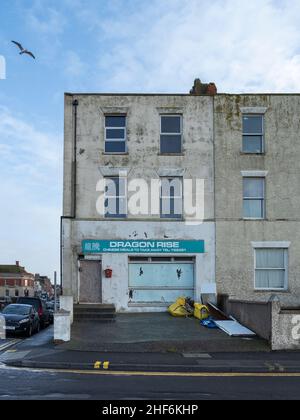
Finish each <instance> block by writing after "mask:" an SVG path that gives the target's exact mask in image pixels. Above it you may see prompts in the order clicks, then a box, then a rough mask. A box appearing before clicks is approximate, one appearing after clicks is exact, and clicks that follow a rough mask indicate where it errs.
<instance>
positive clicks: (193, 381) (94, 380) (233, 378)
mask: <svg viewBox="0 0 300 420" xmlns="http://www.w3.org/2000/svg"><path fill="white" fill-rule="evenodd" d="M52 328H53V327H52ZM52 328H49V329H47V330H44V331H42V332H41V333H40V334H37V335H35V336H33V337H32V338H31V339H27V340H24V341H21V342H19V343H18V344H17V349H18V351H21V352H24V353H26V351H27V350H30V349H33V348H35V347H36V348H37V347H38V348H41V347H43V346H44V347H45V351H47V343H48V342H49V340H51V338H52V335H53V331H52ZM12 340H13V339H12ZM0 344H1V345H3V346H4V347H5V346H6V345H9V344H12V342H10V341H3V340H2V341H1V342H0ZM14 348H15V347H12V348H11V350H9V349H8V350H7V349H6V350H5V349H4V350H2V351H1V349H0V358H1V354H3V353H4V352H5V351H8V352H12V354H14V351H16V350H14ZM223 357H224V356H223ZM255 357H257V356H255ZM286 358H288V359H289V358H290V356H289V355H288V354H286ZM260 399H263V400H265V399H267V400H291V399H292V400H299V399H300V374H297V375H295V376H293V375H291V376H288V374H286V376H283V375H282V374H280V372H278V373H275V372H274V373H273V374H271V373H269V374H261V375H255V374H253V375H251V376H249V377H245V376H242V375H239V374H228V375H227V376H226V375H225V376H224V375H222V374H217V373H216V374H213V375H210V374H203V376H201V375H199V376H193V374H188V373H186V374H183V375H182V376H179V375H177V374H170V373H168V372H165V373H161V374H159V375H155V374H153V373H151V372H148V373H144V374H130V373H128V372H127V373H125V372H124V373H122V372H121V373H116V372H112V371H107V372H103V371H101V372H97V371H94V372H84V371H83V372H69V371H41V370H30V369H15V368H9V367H6V366H4V365H3V364H1V363H0V400H1V401H2V400H98V401H106V400H107V401H111V400H164V401H169V402H170V401H174V400H175V401H178V400H260Z"/></svg>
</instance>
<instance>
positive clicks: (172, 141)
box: [160, 135, 181, 153]
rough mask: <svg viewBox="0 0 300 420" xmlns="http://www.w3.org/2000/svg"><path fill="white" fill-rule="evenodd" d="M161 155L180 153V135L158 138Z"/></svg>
mask: <svg viewBox="0 0 300 420" xmlns="http://www.w3.org/2000/svg"><path fill="white" fill-rule="evenodd" d="M160 152H161V153H181V135H179V136H178V135H174V136H164V135H161V136H160Z"/></svg>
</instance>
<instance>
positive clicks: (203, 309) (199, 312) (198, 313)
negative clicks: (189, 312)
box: [194, 303, 209, 321]
mask: <svg viewBox="0 0 300 420" xmlns="http://www.w3.org/2000/svg"><path fill="white" fill-rule="evenodd" d="M194 308H195V309H194V317H195V318H197V319H200V320H201V321H202V320H203V319H207V318H208V317H209V310H208V307H207V306H205V305H202V304H201V303H195V304H194Z"/></svg>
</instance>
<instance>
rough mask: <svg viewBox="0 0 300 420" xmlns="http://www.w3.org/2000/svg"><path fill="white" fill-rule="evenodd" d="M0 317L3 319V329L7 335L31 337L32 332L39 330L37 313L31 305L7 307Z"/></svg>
mask: <svg viewBox="0 0 300 420" xmlns="http://www.w3.org/2000/svg"><path fill="white" fill-rule="evenodd" d="M1 315H2V316H3V317H4V319H5V325H4V327H3V328H4V330H5V331H6V332H7V333H14V334H19V333H21V334H25V335H26V336H27V337H31V336H32V334H33V333H34V332H39V330H40V319H39V316H38V313H37V312H36V310H35V309H34V307H33V306H31V305H18V304H12V305H8V306H6V308H5V309H4V310H3V311H2V313H1Z"/></svg>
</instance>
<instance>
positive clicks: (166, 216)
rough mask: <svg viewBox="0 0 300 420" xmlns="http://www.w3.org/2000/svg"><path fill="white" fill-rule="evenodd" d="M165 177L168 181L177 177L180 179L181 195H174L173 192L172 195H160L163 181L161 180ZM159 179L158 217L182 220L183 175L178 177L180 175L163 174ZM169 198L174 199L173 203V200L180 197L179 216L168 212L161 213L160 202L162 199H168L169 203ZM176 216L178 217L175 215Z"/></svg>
mask: <svg viewBox="0 0 300 420" xmlns="http://www.w3.org/2000/svg"><path fill="white" fill-rule="evenodd" d="M165 179H168V180H169V181H170V180H172V181H173V180H174V179H179V180H180V181H181V196H176V195H175V194H174V196H163V195H162V182H163V180H165ZM160 181H161V185H160V189H159V217H160V219H162V220H174V221H176V220H177V221H182V220H183V212H184V207H183V197H184V191H183V187H184V182H183V177H180V176H173V177H171V176H163V177H160ZM171 198H172V199H173V200H174V203H175V200H176V199H181V215H180V217H179V215H175V214H174V215H173V216H172V215H171V214H169V215H163V214H162V203H163V201H162V200H163V199H169V200H170V203H171ZM170 210H171V205H170ZM177 216H178V217H177Z"/></svg>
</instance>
